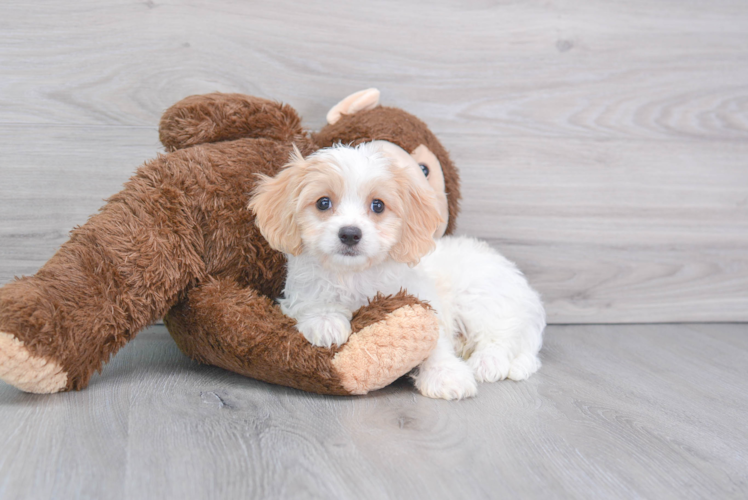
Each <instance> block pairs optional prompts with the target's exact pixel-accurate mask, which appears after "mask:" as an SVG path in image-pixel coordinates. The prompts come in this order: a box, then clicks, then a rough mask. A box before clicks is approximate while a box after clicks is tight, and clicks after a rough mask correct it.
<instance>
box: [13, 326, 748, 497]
mask: <svg viewBox="0 0 748 500" xmlns="http://www.w3.org/2000/svg"><path fill="white" fill-rule="evenodd" d="M746 356H748V326H746V325H731V324H719V325H717V324H711V325H704V324H692V325H668V324H665V325H608V326H605V325H584V326H573V325H572V326H551V327H549V329H548V334H547V337H546V346H545V348H544V350H543V352H542V359H543V364H544V366H543V368H542V369H541V370H540V371H539V372H538V373H537V374H536V375H533V376H532V377H531V378H530V379H529V380H527V381H525V382H519V383H516V382H509V381H505V382H499V383H495V384H481V386H480V389H479V394H478V397H477V398H475V399H471V400H467V401H462V402H447V401H436V400H430V399H427V398H423V397H421V396H420V395H418V394H417V393H415V392H414V389H413V388H412V386H411V385H410V383H408V382H407V381H399V382H397V383H396V384H395V385H393V386H391V387H389V388H386V389H384V390H381V391H378V392H374V393H372V394H370V395H368V396H365V397H348V398H346V397H324V396H318V395H314V394H308V393H303V392H299V391H295V390H292V389H287V388H282V387H277V386H270V385H267V384H264V383H262V382H258V381H254V380H251V379H246V378H243V377H241V376H238V375H236V374H232V373H229V372H226V371H223V370H220V369H218V368H213V367H206V366H199V365H197V364H195V363H193V362H191V361H190V360H188V359H187V358H186V357H184V356H183V355H182V354H181V353H180V352H179V351H178V350H177V348H176V347H175V345H174V343H173V342H172V341H171V338H170V337H169V336H168V334H167V333H166V332H165V330H164V329H163V327H156V328H152V329H150V330H148V331H146V332H144V333H142V334H141V335H140V336H138V338H137V339H135V340H134V341H133V342H131V343H130V344H129V345H128V346H127V347H125V348H124V349H123V350H122V352H121V353H120V354H119V355H117V356H116V357H115V358H114V360H113V362H112V363H111V364H109V365H108V366H107V367H106V368H105V369H104V371H103V373H102V374H101V375H99V376H96V377H95V378H94V379H93V380H92V382H91V386H90V387H89V388H88V389H86V390H85V391H82V392H77V393H66V394H57V395H51V396H38V395H32V394H24V393H21V392H18V391H17V390H16V389H14V388H12V387H10V386H7V385H4V384H2V383H0V422H2V425H0V498H2V499H3V500H6V499H15V498H111V499H138V500H140V499H150V498H181V499H185V500H188V499H192V498H199V499H213V498H263V499H265V498H366V499H369V498H372V499H378V498H424V499H437V498H476V499H480V498H507V497H511V498H543V499H547V498H582V499H583V498H590V499H593V498H594V499H597V498H679V499H691V498H693V499H700V498H745V496H746V495H748V458H747V457H746V453H745V451H746V450H747V449H748V431H747V430H746V428H745V425H744V422H745V415H746V412H748V395H746V392H745V389H744V388H745V387H746V384H748V368H747V367H746V364H745V359H746Z"/></svg>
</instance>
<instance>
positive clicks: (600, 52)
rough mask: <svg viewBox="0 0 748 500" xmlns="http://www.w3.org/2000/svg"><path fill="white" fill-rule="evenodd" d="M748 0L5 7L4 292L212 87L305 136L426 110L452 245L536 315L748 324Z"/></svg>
mask: <svg viewBox="0 0 748 500" xmlns="http://www.w3.org/2000/svg"><path fill="white" fill-rule="evenodd" d="M746 47H748V4H746V3H745V2H742V1H740V0H716V1H714V2H708V3H703V2H696V1H695V0H687V1H675V0H661V1H658V2H645V1H633V0H629V1H626V2H616V3H611V2H602V1H595V0H583V1H579V2H563V1H550V2H542V3H537V2H494V1H490V0H474V1H467V2H455V1H452V0H440V1H437V2H420V1H417V2H407V3H402V2H394V1H383V2H375V3H364V4H362V3H360V2H359V3H348V4H345V3H343V4H339V3H335V2H328V1H321V2H307V3H296V2H290V1H279V2H268V3H264V4H259V3H254V2H235V1H230V0H220V1H211V2H208V1H205V0H191V1H174V2H167V1H159V0H148V1H146V2H134V1H124V0H108V1H104V2H102V1H93V0H83V1H80V2H62V1H61V0H46V1H40V2H33V3H29V2H20V1H8V2H3V5H2V6H0V68H2V70H0V282H5V281H7V280H9V279H10V278H11V277H12V276H13V275H20V274H28V273H32V272H34V271H35V270H36V269H37V268H38V267H39V266H40V265H41V264H42V263H43V262H44V261H45V260H46V259H47V258H48V257H49V256H50V255H51V254H52V253H53V252H54V250H55V248H56V247H57V246H58V245H59V244H60V243H62V242H63V241H64V239H65V237H66V234H67V232H68V231H69V230H70V229H71V228H72V227H73V225H75V224H80V223H82V222H84V221H85V219H86V217H87V215H89V214H90V213H92V212H93V211H95V210H96V209H97V208H98V206H100V205H101V200H102V199H104V198H106V197H107V196H109V195H111V194H113V193H114V192H115V191H116V190H118V189H119V186H120V185H121V183H122V182H123V181H124V180H125V179H126V178H127V177H128V176H129V175H130V174H131V172H132V171H133V170H134V169H135V168H136V167H137V166H138V165H139V164H140V163H141V162H142V161H143V160H145V159H147V158H149V157H152V156H153V155H154V154H155V153H156V152H157V151H158V143H157V136H156V129H155V127H156V124H157V123H158V119H159V117H160V114H161V113H162V112H163V110H164V109H166V107H168V106H169V105H171V104H172V103H174V102H175V101H177V100H178V99H181V98H183V97H185V96H187V95H190V94H196V93H205V92H211V91H215V90H219V91H230V92H244V93H249V94H255V95H259V96H263V97H270V98H275V99H280V100H284V101H286V102H289V103H291V104H292V105H293V106H295V107H296V108H297V109H298V110H299V112H300V113H301V115H302V116H303V117H304V118H305V120H306V124H307V125H308V126H309V127H312V128H316V127H319V126H320V125H321V124H322V123H323V119H324V115H325V113H326V111H327V109H328V108H329V107H330V106H331V105H332V104H333V103H335V102H337V100H339V99H340V98H341V97H343V96H345V95H347V94H348V93H350V92H352V91H355V90H358V89H361V88H366V87H370V86H377V87H379V88H380V89H381V90H382V95H383V102H384V103H385V104H391V105H396V106H400V107H403V108H405V109H407V110H409V111H411V112H413V113H414V114H416V115H418V116H419V117H421V118H423V119H424V120H425V121H426V122H427V123H429V125H430V126H431V127H432V128H433V130H434V131H435V132H436V133H437V134H438V135H439V136H440V137H441V138H442V140H443V142H444V143H445V145H446V146H447V148H448V149H450V150H451V151H452V152H453V156H454V159H455V160H456V164H457V165H458V167H460V169H461V172H462V178H463V185H464V194H465V200H464V204H463V206H464V210H463V213H462V215H461V218H460V223H459V227H460V232H462V233H467V234H471V235H475V236H479V237H482V238H485V239H488V240H489V241H490V242H491V243H492V244H493V245H495V246H497V247H498V248H499V249H500V250H502V251H503V252H504V253H506V254H507V256H509V257H510V258H511V259H513V260H515V261H516V262H517V263H518V264H519V265H520V267H521V268H522V269H524V270H525V271H526V274H527V275H528V277H529V278H530V281H531V282H532V283H533V284H534V285H535V286H536V287H537V288H538V289H539V290H540V291H541V292H542V293H543V295H544V297H545V300H546V302H547V306H548V313H549V320H550V321H551V322H554V323H578V322H590V323H599V322H662V321H746V320H748V250H746V249H747V248H748V231H746V229H747V228H748V160H746V159H747V158H748V64H747V63H748V49H746Z"/></svg>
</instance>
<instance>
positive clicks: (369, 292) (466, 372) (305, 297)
mask: <svg viewBox="0 0 748 500" xmlns="http://www.w3.org/2000/svg"><path fill="white" fill-rule="evenodd" d="M393 148H395V149H399V148H397V146H394V145H392V144H391V143H386V144H384V145H383V144H381V143H367V144H362V145H360V146H358V147H356V148H351V147H344V146H340V147H334V148H328V149H324V150H320V151H318V152H317V153H315V154H314V155H312V156H310V157H309V158H307V159H303V158H301V156H300V155H298V153H297V156H296V157H295V158H293V159H292V161H291V163H290V164H289V165H288V166H287V168H286V169H284V170H283V171H282V172H281V173H280V174H279V175H278V176H276V177H275V178H265V179H263V181H262V182H261V183H260V186H259V188H258V189H257V191H256V192H255V196H254V197H253V200H252V202H251V204H250V208H252V210H254V212H255V215H256V221H257V224H258V225H259V227H260V229H261V231H262V232H263V235H264V236H265V237H266V239H267V240H268V242H269V243H270V244H271V246H273V247H274V248H276V249H279V250H281V251H284V252H285V253H286V254H287V257H288V276H287V279H286V285H285V289H284V296H283V298H281V299H280V301H279V302H280V305H281V308H282V310H283V312H284V313H285V314H286V315H288V316H290V317H293V318H295V319H296V320H297V328H298V329H299V331H300V332H301V333H303V334H304V336H305V337H306V338H307V339H308V340H309V341H310V342H311V343H313V344H315V345H318V346H327V347H329V346H331V345H332V344H338V345H341V344H343V343H344V342H345V341H346V340H347V339H348V336H349V335H350V333H351V326H350V320H351V316H352V313H353V311H355V310H356V309H358V308H359V307H361V306H364V305H366V304H367V303H368V302H369V300H370V299H371V298H373V297H374V296H375V295H376V294H377V293H382V294H385V295H389V294H394V293H397V292H398V291H400V290H401V289H405V290H407V292H408V293H410V294H412V295H415V296H416V297H418V298H419V299H421V300H424V301H427V302H428V303H429V304H430V305H431V306H432V307H433V308H434V310H435V311H436V314H437V317H438V319H439V326H440V336H439V341H438V344H437V347H436V348H435V349H434V351H433V352H432V353H431V355H430V356H429V357H428V359H426V360H425V361H424V362H423V363H422V364H421V365H420V366H419V367H418V369H417V370H416V371H415V372H414V374H413V375H412V376H413V378H414V380H415V384H416V387H417V388H418V389H419V391H420V392H421V393H422V394H424V395H426V396H429V397H434V398H443V399H461V398H465V397H470V396H473V395H475V394H476V392H477V384H476V381H480V382H484V381H485V382H493V381H497V380H501V379H504V378H510V379H513V380H523V379H525V378H527V377H529V376H530V375H531V374H532V373H534V372H535V371H536V370H537V369H538V368H539V367H540V361H539V359H538V356H537V354H538V351H539V350H540V347H541V345H542V333H543V329H544V327H545V313H544V310H543V307H542V304H541V302H540V298H539V296H538V295H537V293H535V292H534V291H533V290H532V289H531V288H530V286H529V285H528V283H527V281H526V280H525V278H524V276H523V275H522V274H521V273H520V272H519V270H518V269H517V268H516V266H514V264H512V263H511V262H509V261H508V260H506V259H505V258H504V257H502V256H501V255H499V254H498V253H497V252H496V251H495V250H493V249H491V248H490V247H489V246H488V245H487V244H486V243H484V242H480V241H478V240H475V239H472V238H466V237H444V238H441V239H440V240H438V242H436V243H435V240H434V235H435V233H436V234H437V235H440V233H439V229H440V228H442V229H441V230H442V231H443V227H444V222H445V221H444V220H443V218H442V216H441V215H440V210H439V209H438V208H437V199H436V197H435V193H434V191H433V189H432V188H431V187H430V186H429V184H428V182H427V181H426V179H425V178H424V176H423V173H422V172H421V170H420V168H419V167H418V164H417V163H415V161H414V160H413V161H411V162H409V161H408V159H409V158H410V157H409V156H408V155H407V153H405V152H404V151H402V150H400V151H399V152H398V151H395V152H394V154H393ZM385 153H388V154H385Z"/></svg>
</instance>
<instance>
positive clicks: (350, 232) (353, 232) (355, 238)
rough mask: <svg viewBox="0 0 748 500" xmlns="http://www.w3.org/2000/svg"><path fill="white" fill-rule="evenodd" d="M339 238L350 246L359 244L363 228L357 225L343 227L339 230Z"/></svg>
mask: <svg viewBox="0 0 748 500" xmlns="http://www.w3.org/2000/svg"><path fill="white" fill-rule="evenodd" d="M338 238H340V241H342V242H343V244H344V245H348V246H349V247H352V246H353V245H358V242H359V241H361V230H360V229H359V228H357V227H356V226H345V227H341V228H340V231H338Z"/></svg>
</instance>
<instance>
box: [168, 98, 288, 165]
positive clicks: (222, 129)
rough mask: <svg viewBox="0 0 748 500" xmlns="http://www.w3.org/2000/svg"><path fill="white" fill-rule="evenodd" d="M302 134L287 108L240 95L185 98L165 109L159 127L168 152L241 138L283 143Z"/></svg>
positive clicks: (286, 106)
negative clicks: (271, 140)
mask: <svg viewBox="0 0 748 500" xmlns="http://www.w3.org/2000/svg"><path fill="white" fill-rule="evenodd" d="M302 135H303V131H302V128H301V119H300V118H299V115H298V114H297V113H296V111H295V110H294V109H293V108H292V107H291V106H288V105H287V104H281V103H278V102H275V101H270V100H268V99H262V98H260V97H254V96H248V95H243V94H221V93H214V94H206V95H194V96H190V97H187V98H185V99H182V100H181V101H179V102H178V103H176V104H174V105H173V106H171V107H170V108H169V109H167V110H166V112H165V113H164V115H163V116H162V117H161V123H160V124H159V138H160V139H161V143H162V144H163V145H164V147H166V149H167V150H169V151H175V150H177V149H183V148H186V147H190V146H194V145H196V144H204V143H209V142H220V141H229V140H234V139H241V138H266V139H274V140H277V141H281V142H287V141H293V140H294V138H295V137H296V136H302Z"/></svg>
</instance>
